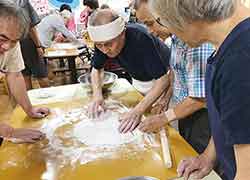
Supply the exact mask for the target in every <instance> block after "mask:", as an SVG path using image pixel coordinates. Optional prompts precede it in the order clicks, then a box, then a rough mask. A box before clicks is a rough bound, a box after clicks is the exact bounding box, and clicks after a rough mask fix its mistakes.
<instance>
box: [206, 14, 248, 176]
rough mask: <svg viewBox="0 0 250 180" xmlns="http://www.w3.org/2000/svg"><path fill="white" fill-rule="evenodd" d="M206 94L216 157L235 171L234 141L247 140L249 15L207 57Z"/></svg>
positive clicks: (229, 173)
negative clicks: (216, 49) (216, 50)
mask: <svg viewBox="0 0 250 180" xmlns="http://www.w3.org/2000/svg"><path fill="white" fill-rule="evenodd" d="M206 96H207V106H208V112H209V119H210V122H211V132H212V136H213V138H214V143H215V147H216V153H217V158H218V160H219V162H220V164H221V165H222V166H223V168H224V173H225V176H226V178H227V179H228V180H233V179H234V177H235V175H236V161H235V155H234V145H237V144H250V19H249V18H248V19H246V20H244V21H242V22H241V23H240V24H238V25H237V26H236V27H235V28H234V29H233V31H232V32H231V33H230V34H229V35H228V37H227V38H226V39H225V41H224V42H223V44H222V45H221V47H220V48H219V49H218V52H217V54H216V55H215V56H212V57H211V58H210V59H209V60H208V65H207V73H206Z"/></svg>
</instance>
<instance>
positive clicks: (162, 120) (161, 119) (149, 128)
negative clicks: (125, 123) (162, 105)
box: [138, 113, 168, 133]
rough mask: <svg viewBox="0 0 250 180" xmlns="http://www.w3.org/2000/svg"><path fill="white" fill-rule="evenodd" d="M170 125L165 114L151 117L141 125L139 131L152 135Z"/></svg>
mask: <svg viewBox="0 0 250 180" xmlns="http://www.w3.org/2000/svg"><path fill="white" fill-rule="evenodd" d="M167 123H168V120H167V117H166V116H165V114H164V113H161V114H158V115H153V116H149V117H147V118H146V119H144V121H143V122H142V123H141V124H140V125H139V127H138V128H139V130H140V131H142V132H146V133H150V132H157V131H159V130H160V129H161V128H162V127H164V126H165V125H166V124H167Z"/></svg>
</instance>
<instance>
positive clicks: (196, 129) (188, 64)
mask: <svg viewBox="0 0 250 180" xmlns="http://www.w3.org/2000/svg"><path fill="white" fill-rule="evenodd" d="M136 2H137V3H136V9H137V10H136V16H137V18H138V20H140V21H141V22H143V23H145V24H146V25H147V26H148V28H149V29H150V31H151V32H152V33H154V34H155V35H157V36H159V37H160V38H161V37H162V38H166V37H167V35H169V31H168V29H167V28H165V27H163V26H161V25H159V24H158V23H157V21H156V20H155V19H154V17H153V16H152V14H151V13H150V11H149V9H148V1H147V0H137V1H136ZM213 51H214V49H213V47H212V45H211V44H210V45H209V44H202V45H201V46H200V47H198V48H189V47H188V46H187V44H185V43H184V42H182V41H181V40H180V39H178V38H177V37H176V36H172V47H171V53H172V54H171V59H170V69H171V70H172V72H173V76H174V77H173V78H172V80H171V81H172V87H171V88H169V89H168V91H171V89H172V90H173V93H172V97H171V102H172V103H171V108H170V107H169V106H168V104H166V103H168V102H169V99H166V98H164V97H162V98H161V100H158V101H159V102H158V104H160V105H164V106H167V107H169V108H168V110H167V111H166V113H161V114H159V115H155V116H151V117H148V118H146V119H145V121H143V122H142V123H141V124H140V126H139V129H140V130H142V131H144V132H153V131H156V130H159V129H160V128H161V127H163V126H164V125H166V124H167V123H170V122H172V121H175V120H179V131H180V134H181V135H182V136H183V137H184V138H185V140H186V141H187V142H188V143H190V144H191V145H192V147H193V148H194V149H195V150H196V151H197V152H199V153H202V152H203V151H204V150H205V148H206V147H207V145H208V142H209V139H210V128H209V121H208V113H207V109H206V108H205V104H206V103H205V68H206V63H207V59H208V57H209V56H210V55H211V54H212V52H213ZM166 93H167V92H166ZM167 97H169V96H167ZM172 104H173V105H172ZM156 106H157V104H156ZM159 107H160V106H159ZM162 108H163V107H162ZM170 112H171V114H173V115H174V117H172V118H171V117H167V116H168V115H169V113H170Z"/></svg>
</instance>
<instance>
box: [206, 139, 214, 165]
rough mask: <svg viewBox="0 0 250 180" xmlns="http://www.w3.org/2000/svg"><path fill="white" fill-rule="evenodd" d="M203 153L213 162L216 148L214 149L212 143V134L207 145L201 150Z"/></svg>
mask: <svg viewBox="0 0 250 180" xmlns="http://www.w3.org/2000/svg"><path fill="white" fill-rule="evenodd" d="M203 155H205V156H206V157H207V158H208V159H209V160H210V161H212V162H213V164H215V161H216V150H215V145H214V139H213V136H211V138H210V140H209V143H208V145H207V148H206V149H205V151H204V152H203Z"/></svg>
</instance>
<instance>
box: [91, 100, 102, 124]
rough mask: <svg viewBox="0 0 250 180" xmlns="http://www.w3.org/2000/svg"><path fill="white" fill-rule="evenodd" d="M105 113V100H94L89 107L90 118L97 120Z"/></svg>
mask: <svg viewBox="0 0 250 180" xmlns="http://www.w3.org/2000/svg"><path fill="white" fill-rule="evenodd" d="M104 111H105V109H104V99H103V98H98V99H94V100H93V101H92V102H91V103H90V104H89V106H88V117H90V118H93V119H95V118H97V117H99V116H100V114H101V113H102V112H104Z"/></svg>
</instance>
